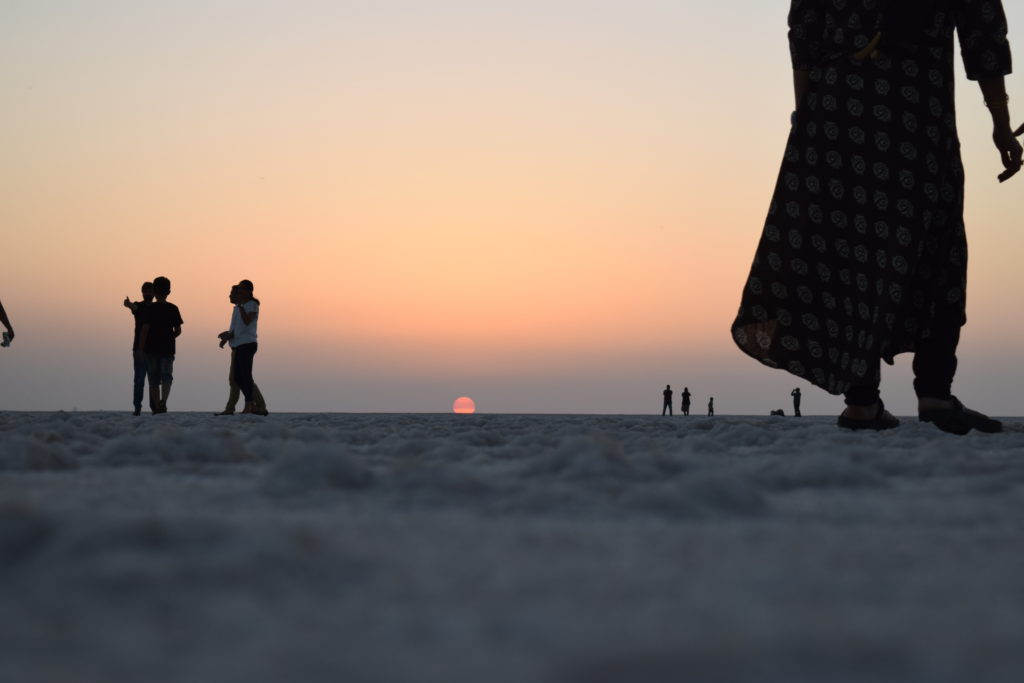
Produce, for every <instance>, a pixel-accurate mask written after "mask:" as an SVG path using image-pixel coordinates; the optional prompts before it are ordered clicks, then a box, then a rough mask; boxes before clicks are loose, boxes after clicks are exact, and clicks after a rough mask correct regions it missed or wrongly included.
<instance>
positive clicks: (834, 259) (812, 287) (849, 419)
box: [732, 0, 1024, 434]
mask: <svg viewBox="0 0 1024 683" xmlns="http://www.w3.org/2000/svg"><path fill="white" fill-rule="evenodd" d="M789 26H790V32H789V41H790V48H791V53H792V59H793V69H794V73H793V84H794V92H795V96H796V111H795V112H794V113H793V117H792V126H791V129H790V134H789V141H788V144H787V146H786V152H785V156H784V159H783V162H782V168H781V170H780V172H779V176H778V181H777V184H776V186H775V193H774V196H773V197H772V201H771V205H770V208H769V210H768V218H767V221H766V223H765V226H764V231H763V233H762V236H761V241H760V243H759V245H758V248H757V252H756V255H755V258H754V264H753V266H752V268H751V270H750V275H749V277H748V279H747V282H746V286H745V287H744V290H743V296H742V302H741V304H740V311H739V314H738V315H737V317H736V320H735V322H734V323H733V325H732V334H733V339H734V340H735V342H736V344H737V345H738V346H739V347H740V349H742V350H743V351H744V352H745V353H747V354H749V355H750V356H752V357H753V358H755V359H756V360H758V361H760V362H762V363H764V364H765V365H768V366H769V367H773V368H782V369H784V370H787V371H789V372H791V373H792V374H794V375H796V376H798V377H800V378H802V379H805V380H807V381H808V382H810V383H812V384H814V385H815V386H818V387H821V388H822V389H824V390H825V391H828V392H829V393H831V394H845V397H846V405H847V408H846V409H845V410H844V411H843V413H842V415H840V416H839V419H838V424H839V426H840V427H842V428H846V429H874V430H881V429H890V428H893V427H896V426H898V425H899V420H897V419H896V418H895V417H893V416H892V415H891V414H889V413H888V412H886V410H885V405H884V404H883V402H882V400H881V397H880V396H879V391H878V388H879V382H880V379H881V361H882V360H885V361H886V362H887V363H890V364H891V363H892V362H893V358H894V356H896V355H897V354H900V353H906V352H913V353H914V365H913V368H914V375H915V379H914V390H915V392H916V393H917V397H918V417H919V419H920V420H921V421H923V422H932V423H934V424H935V425H936V426H937V427H938V428H939V429H942V430H944V431H947V432H952V433H955V434H965V433H967V432H968V431H970V430H971V429H978V430H980V431H984V432H996V431H1000V430H1001V429H1002V425H1001V424H1000V423H999V422H998V421H997V420H992V419H991V418H988V417H986V416H985V415H982V414H981V413H978V412H975V411H972V410H968V409H966V408H965V407H964V406H963V404H961V403H960V401H958V400H957V399H956V397H955V396H953V394H952V393H951V388H952V383H953V377H954V375H955V373H956V368H957V358H956V349H957V345H958V343H959V340H960V329H961V327H962V326H963V324H964V323H965V321H966V319H967V318H966V304H965V302H966V300H967V296H966V294H967V293H966V284H967V239H966V233H965V228H964V215H963V207H964V169H963V163H962V161H961V156H960V144H959V139H958V132H957V127H956V119H955V111H956V102H955V98H954V82H955V72H954V59H955V53H956V50H955V47H954V40H953V36H954V34H956V35H957V36H959V39H960V52H961V55H962V58H963V63H964V66H965V69H966V73H967V77H968V78H969V79H972V80H976V81H978V82H979V85H980V86H981V92H982V96H983V97H984V100H985V104H986V105H987V106H988V109H989V113H990V114H991V117H992V124H993V129H994V132H993V136H992V139H993V141H994V142H995V146H996V150H997V152H998V153H999V156H1000V160H1001V162H1002V165H1003V167H1004V168H1005V172H1004V173H1002V174H1001V175H1000V177H999V179H1000V181H1004V180H1007V179H1009V178H1010V177H1011V176H1013V175H1014V174H1016V173H1017V172H1018V171H1020V169H1021V157H1022V148H1021V145H1020V143H1019V142H1018V141H1017V140H1016V136H1018V135H1021V134H1024V127H1021V128H1020V129H1018V130H1017V131H1016V132H1014V130H1013V128H1012V127H1011V124H1010V112H1009V106H1008V98H1007V95H1006V87H1005V84H1004V76H1005V75H1006V74H1008V73H1010V70H1011V55H1010V46H1009V41H1008V40H1007V25H1006V14H1005V12H1004V10H1003V6H1002V2H1001V0H917V1H916V2H908V1H905V0H899V1H897V0H889V1H887V2H877V0H847V1H845V2H842V3H840V2H825V1H824V0H791V7H790V13H789Z"/></svg>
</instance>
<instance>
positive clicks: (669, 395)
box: [661, 384, 672, 416]
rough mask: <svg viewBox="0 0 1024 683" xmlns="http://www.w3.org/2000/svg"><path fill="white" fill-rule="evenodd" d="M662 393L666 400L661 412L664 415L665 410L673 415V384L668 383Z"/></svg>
mask: <svg viewBox="0 0 1024 683" xmlns="http://www.w3.org/2000/svg"><path fill="white" fill-rule="evenodd" d="M661 395H662V396H664V397H665V400H664V401H663V402H662V404H661V414H662V415H664V414H665V411H668V414H669V415H670V416H671V415H672V385H671V384H666V385H665V391H663V392H661Z"/></svg>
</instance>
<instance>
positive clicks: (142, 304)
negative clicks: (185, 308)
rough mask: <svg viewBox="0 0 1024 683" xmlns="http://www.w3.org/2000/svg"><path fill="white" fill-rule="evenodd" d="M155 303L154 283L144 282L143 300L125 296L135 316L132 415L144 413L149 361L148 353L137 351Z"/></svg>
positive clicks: (151, 405) (151, 403)
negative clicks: (140, 335)
mask: <svg viewBox="0 0 1024 683" xmlns="http://www.w3.org/2000/svg"><path fill="white" fill-rule="evenodd" d="M151 303H153V283H152V282H143V283H142V301H132V300H131V299H129V298H128V297H125V298H124V307H125V308H127V309H128V310H129V311H131V312H132V317H134V318H135V338H134V339H133V340H132V360H133V361H134V363H135V392H134V395H133V396H132V398H133V405H134V406H135V412H133V413H132V415H136V416H138V415H141V414H142V395H143V393H145V390H146V375H148V374H149V363H148V362H147V361H146V354H145V353H143V352H142V351H137V350H136V349H138V348H139V332H140V331H142V318H143V315H144V314H145V311H146V309H148V308H149V305H150V304H151ZM154 405H155V404H154V403H153V402H152V401H150V403H149V409H150V410H153V407H154Z"/></svg>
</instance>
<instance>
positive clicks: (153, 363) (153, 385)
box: [146, 354, 160, 415]
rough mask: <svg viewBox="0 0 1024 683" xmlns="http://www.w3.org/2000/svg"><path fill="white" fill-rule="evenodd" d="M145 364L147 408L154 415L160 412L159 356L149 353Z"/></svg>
mask: <svg viewBox="0 0 1024 683" xmlns="http://www.w3.org/2000/svg"><path fill="white" fill-rule="evenodd" d="M146 364H147V365H148V366H149V409H150V410H151V411H152V412H153V414H154V415H155V414H156V413H159V412H160V357H159V356H157V355H154V354H149V355H147V356H146Z"/></svg>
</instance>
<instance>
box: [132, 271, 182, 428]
mask: <svg viewBox="0 0 1024 683" xmlns="http://www.w3.org/2000/svg"><path fill="white" fill-rule="evenodd" d="M170 293H171V281H170V280H168V279H167V278H165V277H158V278H156V279H154V280H153V294H154V295H155V296H156V301H154V302H153V303H152V304H150V305H149V308H147V309H146V312H145V314H144V316H143V318H142V329H141V330H140V331H139V345H138V346H136V347H135V348H136V350H137V351H144V352H145V354H146V360H147V361H148V362H149V400H150V401H151V402H152V403H153V404H154V406H153V414H154V415H156V414H158V413H166V412H167V397H168V396H169V395H170V393H171V383H172V382H173V381H174V352H175V343H174V340H175V339H177V338H178V336H179V335H181V326H182V324H183V321H182V319H181V312H180V311H179V310H178V307H177V306H175V305H174V304H172V303H170V302H169V301H167V296H168V295H169V294H170Z"/></svg>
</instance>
